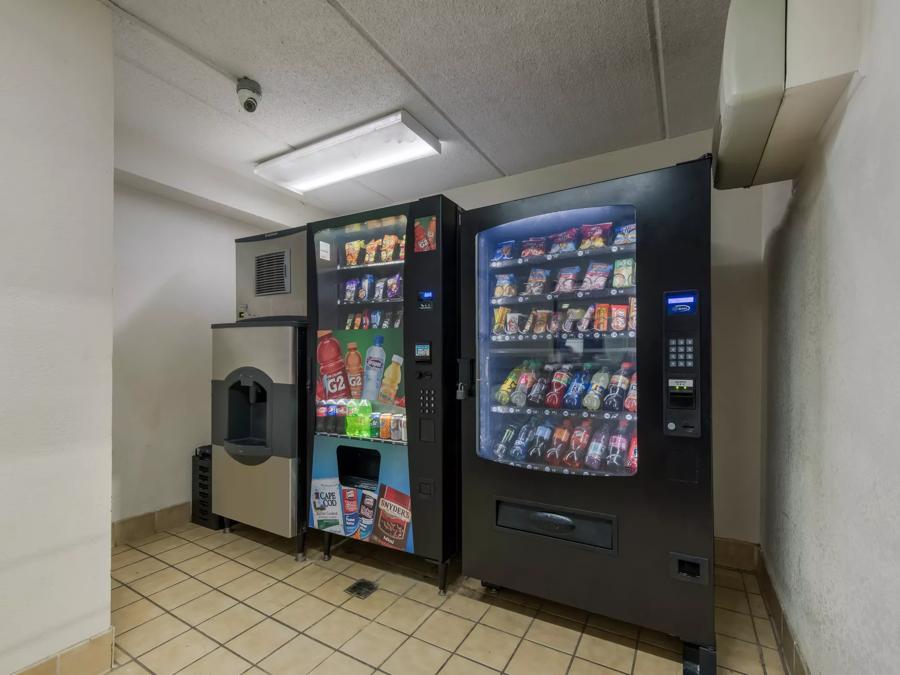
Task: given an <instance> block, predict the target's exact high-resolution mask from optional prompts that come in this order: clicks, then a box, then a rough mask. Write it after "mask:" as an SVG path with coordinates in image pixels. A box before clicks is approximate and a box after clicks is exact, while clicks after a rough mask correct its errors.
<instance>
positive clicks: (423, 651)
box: [381, 637, 450, 675]
mask: <svg viewBox="0 0 900 675" xmlns="http://www.w3.org/2000/svg"><path fill="white" fill-rule="evenodd" d="M449 658H450V652H448V651H445V650H443V649H441V648H439V647H435V646H434V645H430V644H428V643H427V642H422V641H421V640H417V639H416V638H414V637H411V638H409V639H408V640H407V641H406V642H404V643H403V644H402V645H400V648H399V649H397V651H395V652H394V653H393V654H392V655H391V657H390V658H389V659H388V660H387V661H385V662H384V664H383V665H382V666H381V670H382V671H383V672H385V673H390V675H434V674H435V673H436V672H438V670H440V669H441V666H443V665H444V663H445V662H446V661H447V659H449Z"/></svg>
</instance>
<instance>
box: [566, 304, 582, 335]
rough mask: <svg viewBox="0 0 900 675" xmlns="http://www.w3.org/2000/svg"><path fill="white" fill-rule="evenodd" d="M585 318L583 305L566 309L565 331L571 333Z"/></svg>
mask: <svg viewBox="0 0 900 675" xmlns="http://www.w3.org/2000/svg"><path fill="white" fill-rule="evenodd" d="M582 318H584V308H583V307H572V308H571V309H568V310H566V318H565V319H564V320H563V322H562V331H563V333H571V332H572V331H574V330H575V329H576V328H577V327H578V322H579V321H581V319H582Z"/></svg>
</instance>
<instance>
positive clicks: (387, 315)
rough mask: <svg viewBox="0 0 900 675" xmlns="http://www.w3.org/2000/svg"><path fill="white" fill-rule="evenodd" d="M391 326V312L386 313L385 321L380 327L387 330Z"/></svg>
mask: <svg viewBox="0 0 900 675" xmlns="http://www.w3.org/2000/svg"><path fill="white" fill-rule="evenodd" d="M390 325H391V313H390V312H385V313H384V320H383V321H382V322H381V326H380V327H381V328H387V327H388V326H390ZM373 327H374V326H373Z"/></svg>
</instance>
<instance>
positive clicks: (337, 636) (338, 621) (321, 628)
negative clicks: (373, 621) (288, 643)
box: [304, 607, 369, 649]
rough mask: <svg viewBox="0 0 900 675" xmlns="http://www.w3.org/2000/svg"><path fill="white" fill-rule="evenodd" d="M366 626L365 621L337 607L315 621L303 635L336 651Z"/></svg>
mask: <svg viewBox="0 0 900 675" xmlns="http://www.w3.org/2000/svg"><path fill="white" fill-rule="evenodd" d="M368 624H369V622H368V620H367V619H364V618H363V617H361V616H358V615H356V614H352V613H351V612H348V611H347V610H345V609H341V608H340V607H339V608H337V609H335V610H334V611H333V612H331V614H329V615H328V616H326V617H324V618H323V619H320V620H319V621H317V622H316V624H315V625H314V626H312V628H307V629H306V630H305V631H304V633H306V634H307V635H308V636H309V637H311V638H315V639H316V640H318V641H319V642H324V643H325V644H326V645H328V646H329V647H333V648H334V649H338V648H339V647H340V646H341V645H342V644H344V643H345V642H346V641H347V640H349V639H350V638H352V637H353V636H354V635H356V634H357V633H358V632H359V631H361V630H362V629H363V628H365V627H366V626H367V625H368Z"/></svg>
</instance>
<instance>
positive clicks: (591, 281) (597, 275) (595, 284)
mask: <svg viewBox="0 0 900 675" xmlns="http://www.w3.org/2000/svg"><path fill="white" fill-rule="evenodd" d="M612 271H613V266H612V263H608V262H601V261H599V260H594V261H593V262H592V263H591V264H590V265H588V268H587V272H586V273H585V275H584V280H583V281H582V282H581V288H580V290H582V291H600V290H603V289H604V288H606V282H607V280H608V279H609V275H610V274H612Z"/></svg>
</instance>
